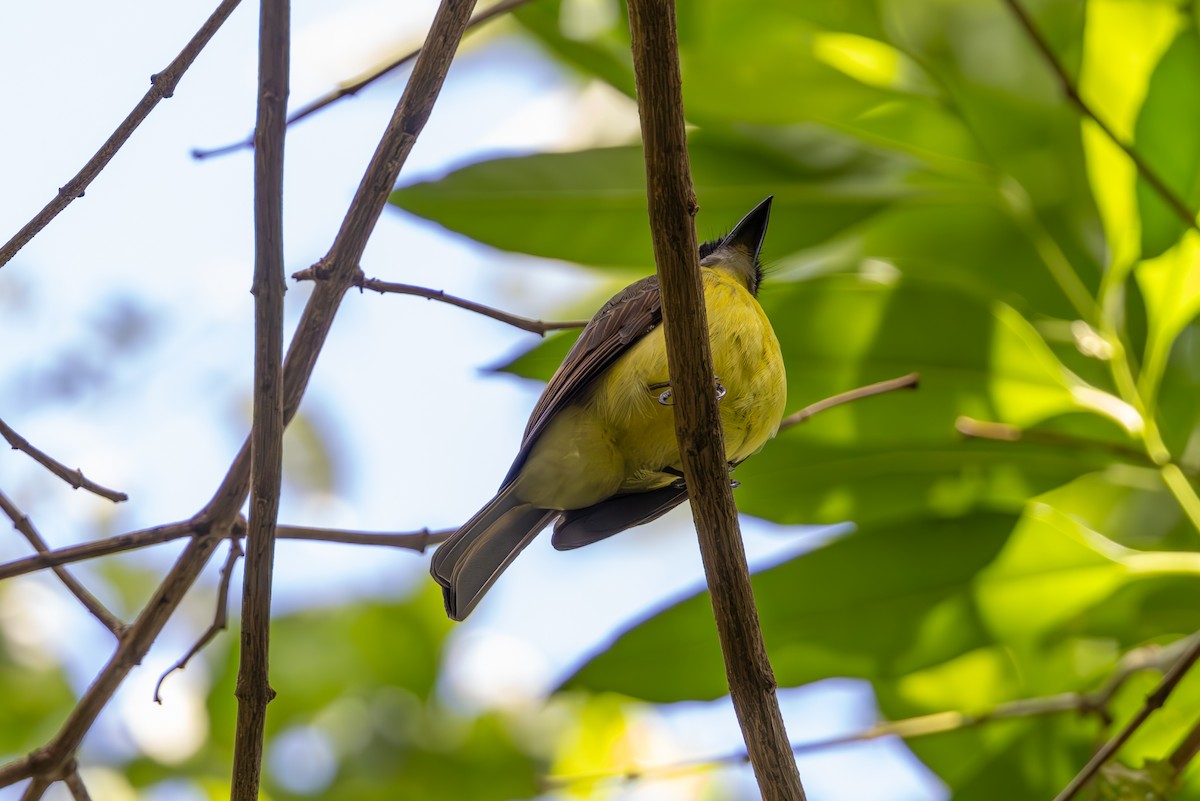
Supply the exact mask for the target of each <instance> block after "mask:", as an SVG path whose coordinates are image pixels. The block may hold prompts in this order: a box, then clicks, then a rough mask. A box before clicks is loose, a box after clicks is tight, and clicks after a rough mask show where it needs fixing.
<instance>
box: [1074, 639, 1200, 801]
mask: <svg viewBox="0 0 1200 801" xmlns="http://www.w3.org/2000/svg"><path fill="white" fill-rule="evenodd" d="M1197 659H1200V636H1195V635H1193V637H1192V638H1191V642H1190V644H1189V646H1188V648H1187V650H1185V651H1184V652H1183V655H1182V656H1180V657H1179V659H1178V661H1176V662H1175V664H1174V665H1172V666H1171V669H1170V670H1168V671H1167V673H1166V675H1165V676H1163V679H1162V681H1161V682H1159V684H1158V687H1156V688H1155V689H1154V692H1152V693H1150V695H1148V696H1146V703H1145V704H1143V705H1142V708H1141V709H1140V710H1138V713H1137V714H1136V715H1134V716H1133V718H1131V719H1130V720H1129V722H1128V723H1126V724H1125V727H1124V728H1122V729H1121V731H1120V732H1118V733H1117V735H1116V736H1115V737H1113V738H1112V739H1111V740H1109V741H1108V742H1106V743H1105V744H1104V745H1103V746H1101V748H1100V750H1098V751H1097V752H1096V753H1095V754H1094V755H1093V756H1092V758H1091V759H1090V760H1088V763H1087V764H1086V765H1084V766H1083V769H1082V770H1080V771H1079V773H1078V774H1076V776H1075V778H1074V779H1072V780H1071V781H1070V783H1069V784H1068V785H1067V786H1066V787H1064V788H1063V790H1062V792H1060V793H1059V794H1058V795H1056V796H1055V797H1054V801H1069V800H1070V799H1072V798H1074V797H1075V795H1076V794H1077V793H1078V792H1079V791H1080V790H1082V789H1083V788H1084V787H1085V786H1086V785H1087V783H1088V782H1089V781H1091V780H1092V777H1094V776H1095V775H1096V773H1097V772H1098V771H1099V770H1100V768H1101V767H1103V766H1104V763H1105V762H1108V760H1109V759H1111V758H1112V756H1113V755H1114V754H1115V753H1116V752H1117V751H1118V750H1119V749H1120V748H1121V746H1123V745H1124V744H1125V743H1126V741H1128V740H1129V738H1130V737H1132V736H1133V734H1134V732H1136V731H1137V730H1138V729H1139V728H1141V726H1142V724H1143V723H1145V722H1146V720H1147V719H1148V718H1149V717H1150V715H1151V714H1153V713H1154V711H1155V710H1156V709H1158V708H1160V707H1161V706H1162V705H1163V704H1164V703H1165V702H1166V700H1167V698H1168V696H1170V695H1171V693H1172V692H1174V690H1175V688H1176V687H1177V686H1178V685H1179V682H1180V681H1182V680H1183V677H1184V676H1186V675H1187V672H1188V671H1189V670H1190V669H1191V668H1192V665H1194V664H1195V663H1196V660H1197Z"/></svg>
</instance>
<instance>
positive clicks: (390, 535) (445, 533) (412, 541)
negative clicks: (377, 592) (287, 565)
mask: <svg viewBox="0 0 1200 801" xmlns="http://www.w3.org/2000/svg"><path fill="white" fill-rule="evenodd" d="M454 531H455V529H452V528H447V529H440V530H438V531H430V530H429V529H427V528H423V529H421V530H420V531H404V532H387V531H347V530H344V529H336V528H313V527H311V526H280V527H279V528H278V530H277V534H276V536H278V537H279V539H286V540H318V541H320V542H344V543H349V544H351V545H386V546H390V547H393V548H406V549H408V550H410V551H416V552H417V553H425V549H426V548H428V547H429V546H430V545H437V544H438V543H439V542H445V541H446V539H447V538H448V537H449V536H450V535H451V534H453V533H454Z"/></svg>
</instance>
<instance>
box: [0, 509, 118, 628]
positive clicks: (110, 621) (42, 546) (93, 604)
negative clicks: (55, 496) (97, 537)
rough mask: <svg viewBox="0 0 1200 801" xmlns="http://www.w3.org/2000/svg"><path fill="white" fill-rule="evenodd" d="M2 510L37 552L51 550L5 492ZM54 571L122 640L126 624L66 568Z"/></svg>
mask: <svg viewBox="0 0 1200 801" xmlns="http://www.w3.org/2000/svg"><path fill="white" fill-rule="evenodd" d="M0 509H3V510H4V513H5V514H6V515H8V517H9V519H10V520H12V522H13V526H15V527H16V529H17V531H19V532H21V534H22V535H24V537H25V539H27V540H28V541H29V544H30V545H32V546H33V549H34V550H35V551H37V552H38V553H39V554H44V553H47V552H48V551H49V550H50V546H48V545H47V544H46V541H45V540H43V539H42V535H40V534H38V532H37V529H36V528H34V526H33V521H32V520H30V519H29V516H28V515H26V514H24V513H22V512H21V510H20V509H18V508H17V507H16V505H15V504H14V503H13V502H12V501H11V500H9V499H8V496H7V495H5V494H4V493H3V492H0ZM53 570H54V575H56V576H58V578H59V580H60V581H62V583H63V586H65V587H66V588H67V589H68V590H70V591H71V594H72V595H74V596H75V597H76V598H77V599H79V603H81V604H83V605H84V607H85V608H86V609H87V610H88V611H89V612H91V613H92V616H93V617H95V618H96V619H97V620H99V621H100V622H101V623H102V624H103V625H104V627H105V628H106V629H108V630H109V631H111V632H112V633H113V636H115V637H116V638H117V639H118V640H119V639H121V635H122V634H124V632H125V628H126V626H125V623H124V622H123V621H122V620H121V619H120V618H119V617H117V616H116V615H114V614H113V613H112V612H110V611H109V610H108V607H106V606H105V605H104V604H103V603H101V602H100V599H99V598H97V597H96V596H95V595H92V593H91V592H90V591H88V588H87V587H85V586H83V584H82V583H80V581H79V579H77V578H75V576H73V575H71V574H70V573H69V572H68V571H67V569H66V568H65V567H61V566H57V567H54V568H53Z"/></svg>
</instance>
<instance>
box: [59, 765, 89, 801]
mask: <svg viewBox="0 0 1200 801" xmlns="http://www.w3.org/2000/svg"><path fill="white" fill-rule="evenodd" d="M63 784H65V785H67V789H68V790H69V791H70V792H71V798H73V799H74V801H92V796H91V795H90V794H88V790H87V786H86V785H85V784H84V783H83V777H81V776H80V775H79V766H78V765H75V764H72V765H71V767H70V768H69V769H68V770H67V775H66V776H64V777H63Z"/></svg>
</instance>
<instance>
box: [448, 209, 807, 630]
mask: <svg viewBox="0 0 1200 801" xmlns="http://www.w3.org/2000/svg"><path fill="white" fill-rule="evenodd" d="M771 202H772V197H768V198H766V199H765V200H763V201H762V202H761V203H759V204H758V205H757V206H755V207H754V209H753V210H751V211H750V212H749V213H748V214H746V216H745V217H743V218H742V220H741V221H740V222H738V224H737V225H735V226H734V227H733V229H732V230H731V231H730V232H729V233H728V234H726V235H725V236H723V237H720V238H718V239H715V240H712V241H710V242H705V243H704V244H702V245H701V246H700V248H699V254H698V255H699V259H700V273H701V278H702V282H703V288H704V304H705V310H706V312H707V316H708V329H709V339H710V343H711V350H712V360H713V369H714V376H713V385H714V386H713V391H714V392H715V393H716V394H717V397H718V399H719V400H718V408H719V410H720V416H721V424H722V428H723V430H724V435H725V455H726V459H727V461H728V462H729V465H730V469H732V468H733V467H735V466H737V465H738V464H740V463H741V462H742V461H743V460H745V459H746V458H747V457H749V456H751V455H753V454H754V453H756V452H758V451H759V450H760V449H762V447H763V446H764V445H765V444H766V443H767V441H768V440H769V439H770V438H771V437H773V436H775V434H776V432H777V431H778V430H779V423H780V420H781V419H782V417H783V411H784V407H785V404H786V401H787V382H786V379H785V375H784V363H783V356H782V353H781V351H780V347H779V340H778V338H777V337H776V335H775V331H774V329H773V328H772V327H771V323H770V321H769V320H768V319H767V316H766V313H765V312H764V311H763V309H762V306H760V305H759V303H758V300H757V296H758V290H759V285H760V284H761V283H762V279H763V268H762V265H761V262H760V261H759V252H760V251H761V249H762V245H763V240H764V239H765V237H766V232H767V222H768V220H769V219H770V214H771ZM662 320H663V314H662V293H661V291H660V289H659V284H658V276H657V275H651V276H648V277H646V278H642V279H641V280H639V281H635V282H634V283H632V284H630V285H629V286H627V287H626V288H625V289H623V290H621V291H620V292H618V293H617V294H616V295H614V296H613V297H612V298H611V299H610V300H609V301H608V302H606V303H605V304H604V305H603V306H602V307H601V308H600V310H599V311H597V312H596V314H595V316H593V317H592V319H591V320H590V321H589V322H588V323H587V325H586V326H585V327H584V329H583V331H582V333H581V334H580V335H579V338H578V339H577V340H576V341H575V344H574V346H573V347H572V348H571V350H570V351H569V352H568V354H567V356H566V357H565V358H564V359H563V362H562V365H561V366H560V367H559V368H558V370H557V371H556V372H555V373H554V375H553V377H552V378H551V379H550V382H549V383H548V384H547V385H546V388H545V390H544V391H543V392H542V395H541V397H540V398H539V399H538V401H537V403H536V405H535V406H534V409H533V412H532V414H531V415H530V417H529V422H528V424H527V425H526V427H525V434H524V437H523V438H522V441H521V447H520V450H519V451H518V453H517V456H516V458H515V459H514V460H513V463H512V467H511V468H510V469H509V471H508V474H507V475H506V476H505V478H504V481H503V483H502V484H501V485H500V489H499V491H498V492H497V493H496V495H495V496H494V497H493V498H492V499H491V500H490V501H488V503H487V504H486V505H485V506H484V507H483V508H482V509H480V510H479V511H478V512H477V513H476V514H475V515H474V516H473V517H471V519H470V520H468V521H467V522H466V523H465V524H463V526H462V527H461V528H459V529H458V530H457V531H456V532H454V534H452V535H451V536H450V537H449V538H448V539H447V540H446V541H445V542H444V543H442V544H441V545H440V546H439V547H438V548H437V550H436V551H435V552H434V555H433V560H432V563H431V566H430V573H431V574H432V575H433V578H434V580H435V581H437V583H438V584H440V585H441V587H442V593H443V596H444V600H445V605H446V614H447V615H448V616H449V617H450V618H452V619H453V620H463V619H465V618H466V617H467V615H469V614H470V613H471V611H472V610H473V609H474V608H475V606H476V604H478V603H479V601H480V599H481V598H482V597H483V595H484V593H486V592H487V590H488V589H489V588H490V587H491V586H492V584H493V583H494V582H495V581H496V580H497V579H498V578H499V577H500V574H501V573H502V572H503V571H504V569H505V568H507V567H508V565H509V564H510V563H511V562H512V560H513V559H515V558H516V557H517V555H518V554H519V553H520V552H521V551H522V549H524V548H525V546H526V545H528V544H529V543H530V542H531V541H532V540H533V538H534V537H535V536H537V534H538V533H540V532H541V531H542V530H543V529H544V528H546V527H547V526H549V525H550V524H551V523H554V533H553V536H552V539H551V543H552V545H553V546H554V547H555V548H556V549H557V550H569V549H573V548H578V547H581V546H583V545H588V544H590V543H593V542H597V541H599V540H602V539H604V538H606V537H610V536H612V535H614V534H617V533H619V532H621V531H624V530H626V529H628V528H632V527H634V526H640V525H642V524H644V523H649V522H650V521H652V520H655V519H657V518H659V517H661V516H662V515H664V514H666V513H667V512H668V511H670V510H671V509H673V508H675V507H676V506H678V505H679V504H681V503H682V502H683V501H684V500H686V499H687V487H686V485H685V484H684V482H683V473H682V462H681V459H680V456H679V446H678V443H677V441H676V438H675V421H674V411H673V409H672V405H673V398H672V388H671V384H670V378H669V375H668V373H667V353H666V342H665V339H664V336H663V326H662Z"/></svg>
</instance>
